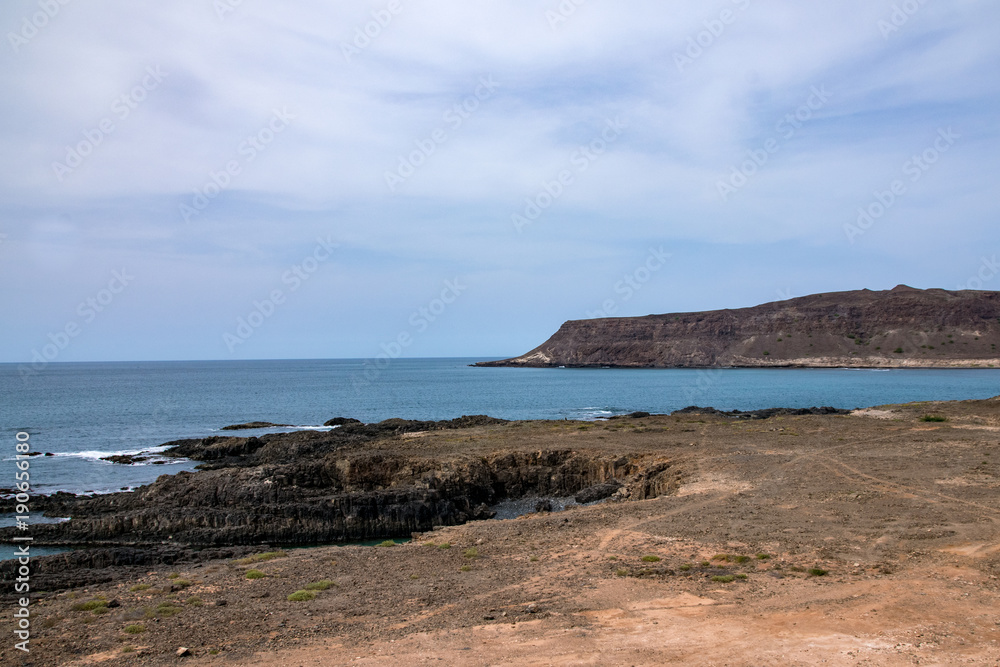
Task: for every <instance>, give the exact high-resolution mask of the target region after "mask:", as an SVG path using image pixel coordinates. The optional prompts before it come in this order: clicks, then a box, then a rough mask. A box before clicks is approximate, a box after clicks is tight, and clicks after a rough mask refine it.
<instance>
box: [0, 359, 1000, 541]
mask: <svg viewBox="0 0 1000 667" xmlns="http://www.w3.org/2000/svg"><path fill="white" fill-rule="evenodd" d="M481 360H483V359H396V360H392V361H390V362H382V364H381V365H375V364H374V363H373V362H369V361H363V360H357V359H331V360H326V359H324V360H293V361H284V360H281V361H180V362H117V363H53V364H50V365H49V366H48V367H46V368H45V369H44V370H42V371H41V372H39V373H38V374H36V375H32V376H28V377H22V376H21V375H20V374H19V370H18V369H19V366H18V365H17V364H0V424H2V428H3V437H2V440H0V492H3V493H9V490H10V489H11V488H12V487H13V486H14V483H15V479H14V475H15V472H16V469H15V459H14V455H15V453H16V452H15V444H16V442H15V434H16V433H18V432H19V431H25V432H27V433H29V434H30V440H29V442H30V449H31V450H32V451H36V452H41V453H43V454H44V453H48V454H51V456H36V457H33V458H31V459H30V461H31V483H32V491H33V493H38V494H48V493H53V492H55V491H68V492H71V493H108V492H113V491H118V490H128V489H132V488H135V487H136V486H139V485H142V484H148V483H150V482H152V481H154V480H155V479H156V478H157V477H158V476H159V475H162V474H172V473H176V472H178V471H181V470H191V469H193V468H194V466H195V465H196V463H195V462H193V461H177V460H174V459H165V458H163V457H160V456H157V452H159V451H161V449H160V448H159V446H160V445H162V443H164V442H167V441H170V440H176V439H179V438H197V437H206V436H209V435H218V434H227V433H229V432H225V431H223V432H220V430H219V429H221V427H223V426H226V425H228V424H237V423H243V422H248V421H269V422H275V423H281V424H291V425H293V427H292V428H281V429H266V430H255V431H252V433H253V434H261V433H267V432H274V431H283V430H294V429H305V428H308V429H323V428H324V427H323V426H322V424H323V422H325V421H327V420H328V419H330V418H332V417H337V416H344V417H354V418H356V419H360V420H362V421H365V422H373V421H380V420H382V419H387V418H389V417H404V418H410V419H451V418H454V417H459V416H461V415H471V414H488V415H490V416H493V417H502V418H505V419H563V418H566V419H583V420H593V419H600V418H602V417H609V416H611V415H614V414H623V413H628V412H632V411H636V410H644V411H647V412H654V413H655V412H670V411H672V410H676V409H678V408H683V407H686V406H689V405H700V406H712V407H715V408H719V409H723V410H731V409H744V410H746V409H756V408H767V407H810V406H823V405H829V406H833V407H838V408H855V407H868V406H872V405H880V404H885V403H899V402H905V401H921V400H952V399H968V398H988V397H991V396H995V395H998V394H1000V369H955V370H938V369H934V370H922V369H921V370H918V369H905V370H902V369H901V370H855V369H721V370H690V369H666V370H657V369H613V368H608V369H573V368H547V369H534V368H473V367H470V365H469V364H471V363H473V362H475V361H481ZM245 433H246V432H234V434H245ZM139 453H142V454H144V455H146V456H149V458H148V459H147V460H146V461H145V462H143V463H141V464H138V465H120V464H115V463H110V462H107V461H102V460H101V459H102V458H103V457H106V456H111V455H115V454H139ZM40 518H41V517H40V516H36V517H34V518H33V520H40ZM13 520H14V519H13V517H12V516H6V517H4V516H2V515H0V525H12V523H13Z"/></svg>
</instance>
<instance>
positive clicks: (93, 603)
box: [73, 598, 108, 611]
mask: <svg viewBox="0 0 1000 667" xmlns="http://www.w3.org/2000/svg"><path fill="white" fill-rule="evenodd" d="M107 606H108V601H107V600H104V599H101V598H95V599H93V600H88V601H87V602H77V603H76V604H75V605H73V611H95V610H97V609H100V608H101V607H104V608H105V609H106V608H107Z"/></svg>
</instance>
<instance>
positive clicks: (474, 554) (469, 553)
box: [462, 547, 479, 559]
mask: <svg viewBox="0 0 1000 667" xmlns="http://www.w3.org/2000/svg"><path fill="white" fill-rule="evenodd" d="M462 555H463V556H465V557H466V558H469V559H473V558H479V549H477V548H476V547H469V548H468V549H466V550H465V551H463V552H462Z"/></svg>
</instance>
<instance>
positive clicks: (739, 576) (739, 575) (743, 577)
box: [736, 574, 747, 579]
mask: <svg viewBox="0 0 1000 667" xmlns="http://www.w3.org/2000/svg"><path fill="white" fill-rule="evenodd" d="M736 578H737V579H746V578H747V575H745V574H737V575H736Z"/></svg>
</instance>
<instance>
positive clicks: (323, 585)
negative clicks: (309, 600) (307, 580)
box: [305, 579, 337, 591]
mask: <svg viewBox="0 0 1000 667" xmlns="http://www.w3.org/2000/svg"><path fill="white" fill-rule="evenodd" d="M336 585H337V582H335V581H330V580H329V579H323V580H321V581H314V582H313V583H311V584H306V586H305V590H307V591H325V590H327V589H329V588H330V587H332V586H336Z"/></svg>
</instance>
